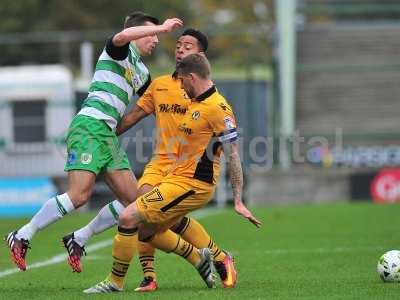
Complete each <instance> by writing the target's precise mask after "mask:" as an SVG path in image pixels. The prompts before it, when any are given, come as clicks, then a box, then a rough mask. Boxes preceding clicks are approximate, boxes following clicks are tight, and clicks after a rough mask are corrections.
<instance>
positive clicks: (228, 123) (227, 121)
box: [224, 116, 236, 130]
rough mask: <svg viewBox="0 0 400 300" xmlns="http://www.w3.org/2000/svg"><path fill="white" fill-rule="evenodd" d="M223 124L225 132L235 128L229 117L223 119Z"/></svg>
mask: <svg viewBox="0 0 400 300" xmlns="http://www.w3.org/2000/svg"><path fill="white" fill-rule="evenodd" d="M224 123H225V128H226V129H227V130H229V129H233V128H236V126H235V121H234V120H233V118H231V117H230V116H226V117H225V118H224Z"/></svg>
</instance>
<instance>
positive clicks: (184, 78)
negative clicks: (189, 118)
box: [178, 74, 196, 99]
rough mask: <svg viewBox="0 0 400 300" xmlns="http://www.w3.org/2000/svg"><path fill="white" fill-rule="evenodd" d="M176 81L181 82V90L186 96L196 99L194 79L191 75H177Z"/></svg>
mask: <svg viewBox="0 0 400 300" xmlns="http://www.w3.org/2000/svg"><path fill="white" fill-rule="evenodd" d="M178 79H179V80H180V81H181V88H182V89H183V90H184V91H185V93H186V95H187V96H188V97H189V98H190V99H193V98H194V97H196V93H195V90H194V86H193V85H194V78H193V75H192V74H189V75H178Z"/></svg>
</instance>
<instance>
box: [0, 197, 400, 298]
mask: <svg viewBox="0 0 400 300" xmlns="http://www.w3.org/2000/svg"><path fill="white" fill-rule="evenodd" d="M211 210H214V209H213V208H211ZM215 210H216V209H215ZM208 211H209V210H208ZM254 211H255V212H256V214H257V216H258V217H259V218H260V219H262V221H263V223H264V225H263V227H262V228H261V229H259V230H257V229H256V228H255V227H254V226H253V225H251V224H250V223H248V222H247V221H245V220H242V219H241V218H240V217H239V216H237V215H236V214H235V213H234V212H233V209H225V210H219V211H217V213H216V214H212V215H210V216H207V217H203V218H201V219H200V222H201V223H202V224H203V225H204V226H205V227H206V229H207V230H208V231H209V232H210V233H211V234H212V235H213V237H214V239H215V241H216V242H217V243H218V244H219V245H221V246H222V247H223V248H225V249H227V250H229V251H231V252H232V253H233V254H234V256H235V258H236V262H237V270H238V273H239V278H238V285H237V287H236V288H235V289H232V290H224V289H222V288H221V287H220V285H219V287H218V288H217V289H213V290H208V289H207V288H206V287H205V285H204V283H203V282H202V281H201V279H200V278H199V276H198V275H197V273H196V271H195V270H194V268H193V267H192V266H190V265H189V264H187V263H186V262H185V261H183V259H181V258H179V257H176V256H174V255H173V254H163V253H161V252H157V256H156V270H157V274H158V283H159V287H160V288H159V290H158V291H157V292H155V293H151V294H137V293H135V292H134V291H133V289H134V288H135V287H136V286H137V284H138V283H139V282H140V280H141V278H142V276H141V273H140V267H139V265H138V263H137V261H138V260H137V258H135V260H134V263H133V264H132V266H131V269H130V272H129V274H128V277H127V284H126V289H125V292H123V293H119V294H113V295H94V296H87V295H84V294H83V293H82V290H83V289H85V288H87V287H89V286H92V285H93V284H95V283H97V282H98V281H100V280H102V279H104V278H105V276H106V275H107V273H108V272H109V271H110V265H111V247H110V246H108V247H104V248H101V247H100V248H101V249H98V250H92V251H89V253H88V256H87V257H86V258H85V259H84V272H83V273H81V274H75V273H72V272H71V271H70V269H69V267H68V266H67V264H66V262H65V261H62V262H59V263H55V264H50V265H47V266H40V265H39V267H36V268H32V269H30V270H28V271H26V272H16V273H11V274H9V273H8V275H7V274H6V272H12V271H9V270H10V269H12V268H13V265H12V264H11V263H10V261H9V257H8V256H9V255H8V250H7V248H6V246H5V244H4V243H2V244H1V246H0V254H1V255H0V299H87V298H90V299H92V298H93V299H94V298H96V299H384V298H388V299H389V298H391V299H396V298H397V297H398V295H399V288H400V285H399V284H389V283H383V282H381V280H380V279H379V278H378V276H377V274H376V271H375V269H376V264H377V260H378V258H379V256H380V255H381V254H383V253H384V252H385V251H387V250H391V249H399V248H400V234H399V228H400V218H399V217H398V216H399V215H400V206H399V205H387V206H379V205H373V204H345V203H342V204H329V205H295V206H275V207H269V208H257V209H254ZM92 216H93V214H73V215H71V216H69V217H66V218H65V219H64V220H62V221H60V222H58V224H55V225H53V226H51V227H49V228H47V229H46V230H44V231H42V232H40V233H38V234H37V235H36V237H35V238H34V240H33V242H32V249H31V250H30V251H29V253H28V257H27V260H28V264H30V265H32V264H34V263H38V262H46V263H51V262H50V260H51V259H53V260H54V259H55V261H57V258H59V256H57V255H59V254H63V252H64V250H63V248H61V246H60V245H61V244H60V238H61V237H62V236H63V235H64V234H66V233H68V232H70V231H71V230H73V229H77V228H78V227H80V226H81V225H84V224H85V223H86V222H87V221H88V220H89V219H90V218H91V217H92ZM26 221H27V220H26V219H2V220H0V232H1V233H4V234H5V233H7V232H9V231H11V230H13V229H16V228H17V227H19V226H20V225H22V224H24V223H25V222H26ZM114 232H115V231H114V230H109V231H108V232H105V233H103V234H101V235H100V236H97V237H95V238H93V239H92V240H91V241H90V243H89V246H90V245H92V246H96V245H99V243H100V242H102V241H107V240H110V239H111V238H112V236H113V234H114ZM36 265H37V264H36Z"/></svg>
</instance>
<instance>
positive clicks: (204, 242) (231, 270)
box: [171, 217, 237, 288]
mask: <svg viewBox="0 0 400 300" xmlns="http://www.w3.org/2000/svg"><path fill="white" fill-rule="evenodd" d="M171 230H172V231H174V232H175V233H176V234H179V235H180V236H182V237H183V238H184V239H185V240H186V241H188V242H189V243H190V244H192V245H193V246H195V247H197V248H199V249H201V248H209V249H211V251H212V254H213V257H214V265H215V268H216V270H217V272H218V275H219V276H220V278H221V281H222V284H223V286H224V288H232V287H235V285H236V281H237V272H236V268H235V264H234V260H233V257H232V256H231V255H230V254H229V253H228V252H227V251H224V250H222V249H221V248H219V247H218V245H217V244H216V243H215V242H214V241H213V239H212V238H211V237H210V235H209V234H208V232H207V231H206V230H205V228H204V227H203V226H202V225H201V224H200V223H199V222H198V221H196V220H195V219H193V218H189V217H183V218H181V219H180V221H179V222H177V223H176V224H175V225H173V226H172V227H171Z"/></svg>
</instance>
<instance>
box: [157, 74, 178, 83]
mask: <svg viewBox="0 0 400 300" xmlns="http://www.w3.org/2000/svg"><path fill="white" fill-rule="evenodd" d="M175 81H176V79H174V78H173V77H172V74H165V75H161V76H158V77H156V78H154V79H153V84H165V83H167V84H170V83H172V82H175Z"/></svg>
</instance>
